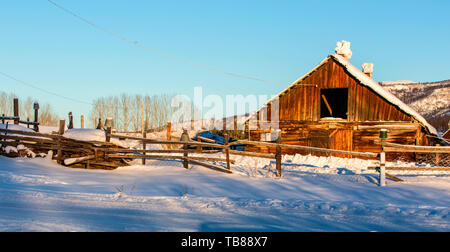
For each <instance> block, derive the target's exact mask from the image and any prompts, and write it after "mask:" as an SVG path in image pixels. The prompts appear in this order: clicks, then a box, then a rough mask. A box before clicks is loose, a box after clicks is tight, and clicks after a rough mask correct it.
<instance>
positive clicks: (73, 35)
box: [0, 0, 450, 116]
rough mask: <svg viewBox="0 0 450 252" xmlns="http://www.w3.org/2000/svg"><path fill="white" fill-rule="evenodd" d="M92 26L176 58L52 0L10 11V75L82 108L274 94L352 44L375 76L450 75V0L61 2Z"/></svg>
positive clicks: (12, 88) (2, 62) (6, 49)
mask: <svg viewBox="0 0 450 252" xmlns="http://www.w3.org/2000/svg"><path fill="white" fill-rule="evenodd" d="M54 1H55V2H56V3H58V4H60V5H62V6H64V7H66V8H68V9H70V10H72V11H74V12H75V13H77V14H79V15H80V16H83V17H84V18H86V19H88V20H90V21H92V22H94V23H96V24H98V25H100V26H102V27H104V28H106V29H108V30H111V31H113V32H115V33H117V34H120V35H122V36H124V37H127V38H129V39H131V40H133V41H138V42H139V43H140V44H142V45H145V46H147V47H150V48H154V49H156V50H159V51H162V52H165V53H167V54H170V55H173V56H176V57H179V58H183V59H186V60H189V61H191V62H194V63H198V64H203V65H208V66H211V67H214V68H218V69H221V70H224V71H227V72H233V73H236V74H242V75H247V76H252V77H257V78H261V79H268V80H275V81H280V82H283V83H286V84H273V83H264V82H258V81H253V80H246V79H239V78H233V77H230V76H227V75H224V74H221V73H217V72H212V71H207V70H205V69H203V68H197V67H194V66H191V65H187V64H182V63H180V62H177V61H173V60H170V59H168V58H166V57H162V56H160V55H157V54H152V53H150V52H148V51H146V50H143V49H141V48H139V47H136V46H133V45H132V44H129V43H125V42H123V41H121V40H118V39H116V38H114V37H112V36H110V35H107V34H105V33H102V32H101V31H99V30H96V29H94V28H93V27H91V26H89V25H87V24H86V23H83V22H81V21H80V20H78V19H76V18H74V17H73V16H70V15H69V14H67V13H65V12H63V11H61V10H60V9H58V8H56V7H55V6H54V5H52V4H50V3H49V2H48V1H47V0H15V1H2V2H1V4H0V31H1V33H0V34H1V35H0V38H1V47H0V72H3V73H6V74H9V75H11V76H14V77H15V78H17V79H20V80H22V81H25V82H27V83H30V84H32V85H35V86H38V87H40V88H42V89H46V90H50V91H52V92H54V93H58V94H61V95H64V96H67V97H71V98H73V99H77V100H83V101H88V102H90V101H92V100H93V99H95V98H97V97H100V96H107V95H118V94H120V93H128V94H149V95H153V94H162V93H169V94H175V93H176V94H186V95H189V96H192V95H193V91H194V87H196V86H201V87H202V88H203V94H204V95H208V94H219V95H225V94H242V95H248V94H255V95H261V94H266V95H269V96H270V95H273V94H276V93H278V92H279V91H281V90H283V89H284V88H285V87H287V86H288V85H289V84H290V83H291V82H292V81H294V80H296V79H297V78H299V77H300V76H302V75H303V74H305V73H306V72H308V71H309V70H311V69H312V68H313V67H314V66H315V65H317V64H318V63H319V62H320V61H321V60H322V59H324V58H325V57H326V56H328V55H329V54H331V53H333V52H334V48H335V46H336V45H335V44H336V41H340V40H347V41H350V42H351V43H352V51H353V57H352V59H351V62H352V63H353V64H354V65H355V66H357V67H359V66H360V65H361V64H362V63H364V62H372V63H374V64H375V69H374V79H375V80H376V81H385V80H414V81H438V80H444V79H450V19H449V18H448V13H449V11H450V1H448V0H442V1H438V0H435V1H432V0H431V1H411V0H410V1H361V0H359V1H345V0H342V1H305V2H303V1H283V0H280V1H264V0H259V1H256V0H255V1H253V0H246V1H244V0H240V1H234V0H230V1H211V0H209V1H197V0H192V1H181V0H178V1H170V0H168V1H167V0H166V1H150V0H147V1H144V0H139V1H138V0H136V1H131V0H130V1H122V0H121V1H119V0H116V1H111V0H109V1H106V0H97V1H93V0H90V1H88V0H77V1H73V0H72V1H69V0H54ZM0 88H1V90H2V91H6V92H14V93H16V94H17V95H18V96H20V97H26V96H32V97H34V98H35V99H37V100H39V101H40V102H43V103H45V102H48V103H50V104H51V105H52V106H53V107H54V108H56V109H57V112H58V113H59V114H60V116H66V115H67V113H68V112H69V111H73V112H74V114H75V116H77V115H80V114H84V115H88V113H89V110H90V106H89V105H86V104H82V103H76V102H73V101H70V100H65V99H63V98H60V97H57V96H52V95H49V94H46V93H44V92H41V91H39V90H35V89H32V88H30V87H26V86H24V85H22V84H19V83H17V82H15V81H13V80H10V79H8V78H5V77H4V76H1V75H0Z"/></svg>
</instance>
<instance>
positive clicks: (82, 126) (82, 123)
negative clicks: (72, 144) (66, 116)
mask: <svg viewBox="0 0 450 252" xmlns="http://www.w3.org/2000/svg"><path fill="white" fill-rule="evenodd" d="M80 127H81V128H82V129H84V115H81V126H80Z"/></svg>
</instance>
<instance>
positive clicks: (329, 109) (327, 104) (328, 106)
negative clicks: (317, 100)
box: [322, 95, 333, 117]
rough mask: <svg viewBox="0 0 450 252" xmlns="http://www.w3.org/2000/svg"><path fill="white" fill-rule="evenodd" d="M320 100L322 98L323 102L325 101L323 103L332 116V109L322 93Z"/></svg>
mask: <svg viewBox="0 0 450 252" xmlns="http://www.w3.org/2000/svg"><path fill="white" fill-rule="evenodd" d="M322 100H323V102H325V105H326V106H327V108H328V111H329V112H330V116H331V117H332V116H333V110H331V107H330V104H329V103H328V101H327V98H326V97H325V95H322Z"/></svg>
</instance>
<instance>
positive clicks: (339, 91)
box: [320, 88, 348, 119]
mask: <svg viewBox="0 0 450 252" xmlns="http://www.w3.org/2000/svg"><path fill="white" fill-rule="evenodd" d="M347 112H348V88H330V89H321V90H320V118H325V117H334V118H342V119H347Z"/></svg>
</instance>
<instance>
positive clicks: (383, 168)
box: [380, 151, 386, 186]
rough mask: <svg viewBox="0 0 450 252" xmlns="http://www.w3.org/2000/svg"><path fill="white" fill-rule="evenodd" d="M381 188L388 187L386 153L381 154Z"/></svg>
mask: <svg viewBox="0 0 450 252" xmlns="http://www.w3.org/2000/svg"><path fill="white" fill-rule="evenodd" d="M380 186H386V153H385V152H384V151H381V152H380Z"/></svg>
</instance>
